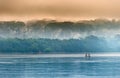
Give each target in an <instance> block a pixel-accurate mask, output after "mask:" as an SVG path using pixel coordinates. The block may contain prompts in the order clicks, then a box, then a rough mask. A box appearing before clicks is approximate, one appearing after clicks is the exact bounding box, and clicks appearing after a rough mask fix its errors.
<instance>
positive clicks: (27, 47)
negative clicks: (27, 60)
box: [0, 36, 111, 54]
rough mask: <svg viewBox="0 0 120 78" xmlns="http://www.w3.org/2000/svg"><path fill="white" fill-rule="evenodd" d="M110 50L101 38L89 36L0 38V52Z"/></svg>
mask: <svg viewBox="0 0 120 78" xmlns="http://www.w3.org/2000/svg"><path fill="white" fill-rule="evenodd" d="M107 51H111V49H110V48H109V47H108V45H107V43H106V41H105V40H104V39H102V38H97V37H95V36H89V37H86V38H85V39H69V40H58V39H17V38H15V39H0V52H1V53H10V54H12V53H14V54H15V53H22V54H23V53H24V54H39V53H83V52H107Z"/></svg>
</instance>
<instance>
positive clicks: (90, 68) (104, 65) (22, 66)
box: [0, 57, 120, 78]
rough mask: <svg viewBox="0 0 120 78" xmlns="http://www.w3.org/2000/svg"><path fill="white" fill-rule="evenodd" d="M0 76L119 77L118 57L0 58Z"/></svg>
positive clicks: (6, 77) (10, 77)
mask: <svg viewBox="0 0 120 78" xmlns="http://www.w3.org/2000/svg"><path fill="white" fill-rule="evenodd" d="M0 78H120V57H92V58H90V59H85V58H83V57H80V58H0Z"/></svg>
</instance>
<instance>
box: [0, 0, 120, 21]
mask: <svg viewBox="0 0 120 78" xmlns="http://www.w3.org/2000/svg"><path fill="white" fill-rule="evenodd" d="M119 17H120V0H0V20H37V19H55V20H87V19H96V18H107V19H119Z"/></svg>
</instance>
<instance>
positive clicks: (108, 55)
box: [0, 53, 120, 58]
mask: <svg viewBox="0 0 120 78" xmlns="http://www.w3.org/2000/svg"><path fill="white" fill-rule="evenodd" d="M90 55H91V57H114V56H116V57H120V53H110V54H109V53H106V54H105V53H103V54H102V53H101V54H90ZM69 57H71V58H79V57H85V54H28V55H27V54H19V55H18V54H1V55H0V58H69Z"/></svg>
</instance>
